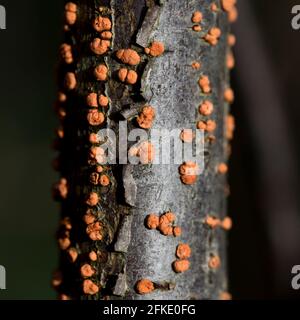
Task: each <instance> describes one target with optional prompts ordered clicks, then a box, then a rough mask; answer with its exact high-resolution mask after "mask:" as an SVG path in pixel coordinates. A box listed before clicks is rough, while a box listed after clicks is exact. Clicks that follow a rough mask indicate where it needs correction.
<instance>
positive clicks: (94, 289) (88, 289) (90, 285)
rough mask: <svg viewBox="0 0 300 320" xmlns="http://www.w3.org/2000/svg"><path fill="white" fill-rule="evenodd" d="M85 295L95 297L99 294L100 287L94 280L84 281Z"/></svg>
mask: <svg viewBox="0 0 300 320" xmlns="http://www.w3.org/2000/svg"><path fill="white" fill-rule="evenodd" d="M82 289H83V293H84V294H88V295H95V294H97V293H98V292H99V289H100V288H99V287H98V286H97V285H96V284H95V283H94V282H93V281H92V280H89V279H87V280H84V281H83V286H82Z"/></svg>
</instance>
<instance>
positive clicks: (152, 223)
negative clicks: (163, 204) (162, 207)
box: [145, 212, 182, 237]
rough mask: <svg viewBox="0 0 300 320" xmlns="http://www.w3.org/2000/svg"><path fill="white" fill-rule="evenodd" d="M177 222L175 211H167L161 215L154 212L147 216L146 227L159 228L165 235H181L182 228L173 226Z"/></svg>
mask: <svg viewBox="0 0 300 320" xmlns="http://www.w3.org/2000/svg"><path fill="white" fill-rule="evenodd" d="M174 222H175V214H174V213H173V212H166V213H164V214H162V215H161V216H157V215H156V214H154V213H152V214H149V215H148V216H147V217H146V221H145V223H146V227H147V228H148V229H157V230H159V231H160V233H161V234H162V235H164V236H172V235H173V236H174V237H179V236H180V235H181V233H182V232H181V228H180V227H179V226H173V224H174Z"/></svg>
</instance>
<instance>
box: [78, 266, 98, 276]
mask: <svg viewBox="0 0 300 320" xmlns="http://www.w3.org/2000/svg"><path fill="white" fill-rule="evenodd" d="M80 274H81V276H82V277H83V278H90V277H91V276H93V275H94V274H95V269H94V268H93V267H92V266H91V265H90V264H88V263H86V264H84V265H82V266H81V268H80Z"/></svg>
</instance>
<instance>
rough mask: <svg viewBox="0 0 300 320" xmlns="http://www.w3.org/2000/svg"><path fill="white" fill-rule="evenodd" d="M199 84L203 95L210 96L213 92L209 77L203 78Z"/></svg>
mask: <svg viewBox="0 0 300 320" xmlns="http://www.w3.org/2000/svg"><path fill="white" fill-rule="evenodd" d="M198 83H199V86H200V88H201V90H202V91H203V93H206V94H208V93H210V92H211V86H210V80H209V78H208V76H201V78H200V79H199V81H198Z"/></svg>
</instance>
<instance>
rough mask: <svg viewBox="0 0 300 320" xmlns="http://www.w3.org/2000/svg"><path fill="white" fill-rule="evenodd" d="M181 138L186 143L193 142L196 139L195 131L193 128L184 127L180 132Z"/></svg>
mask: <svg viewBox="0 0 300 320" xmlns="http://www.w3.org/2000/svg"><path fill="white" fill-rule="evenodd" d="M180 139H181V140H182V141H183V142H186V143H192V142H193V139H194V133H193V130H192V129H183V130H182V131H181V133H180Z"/></svg>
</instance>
